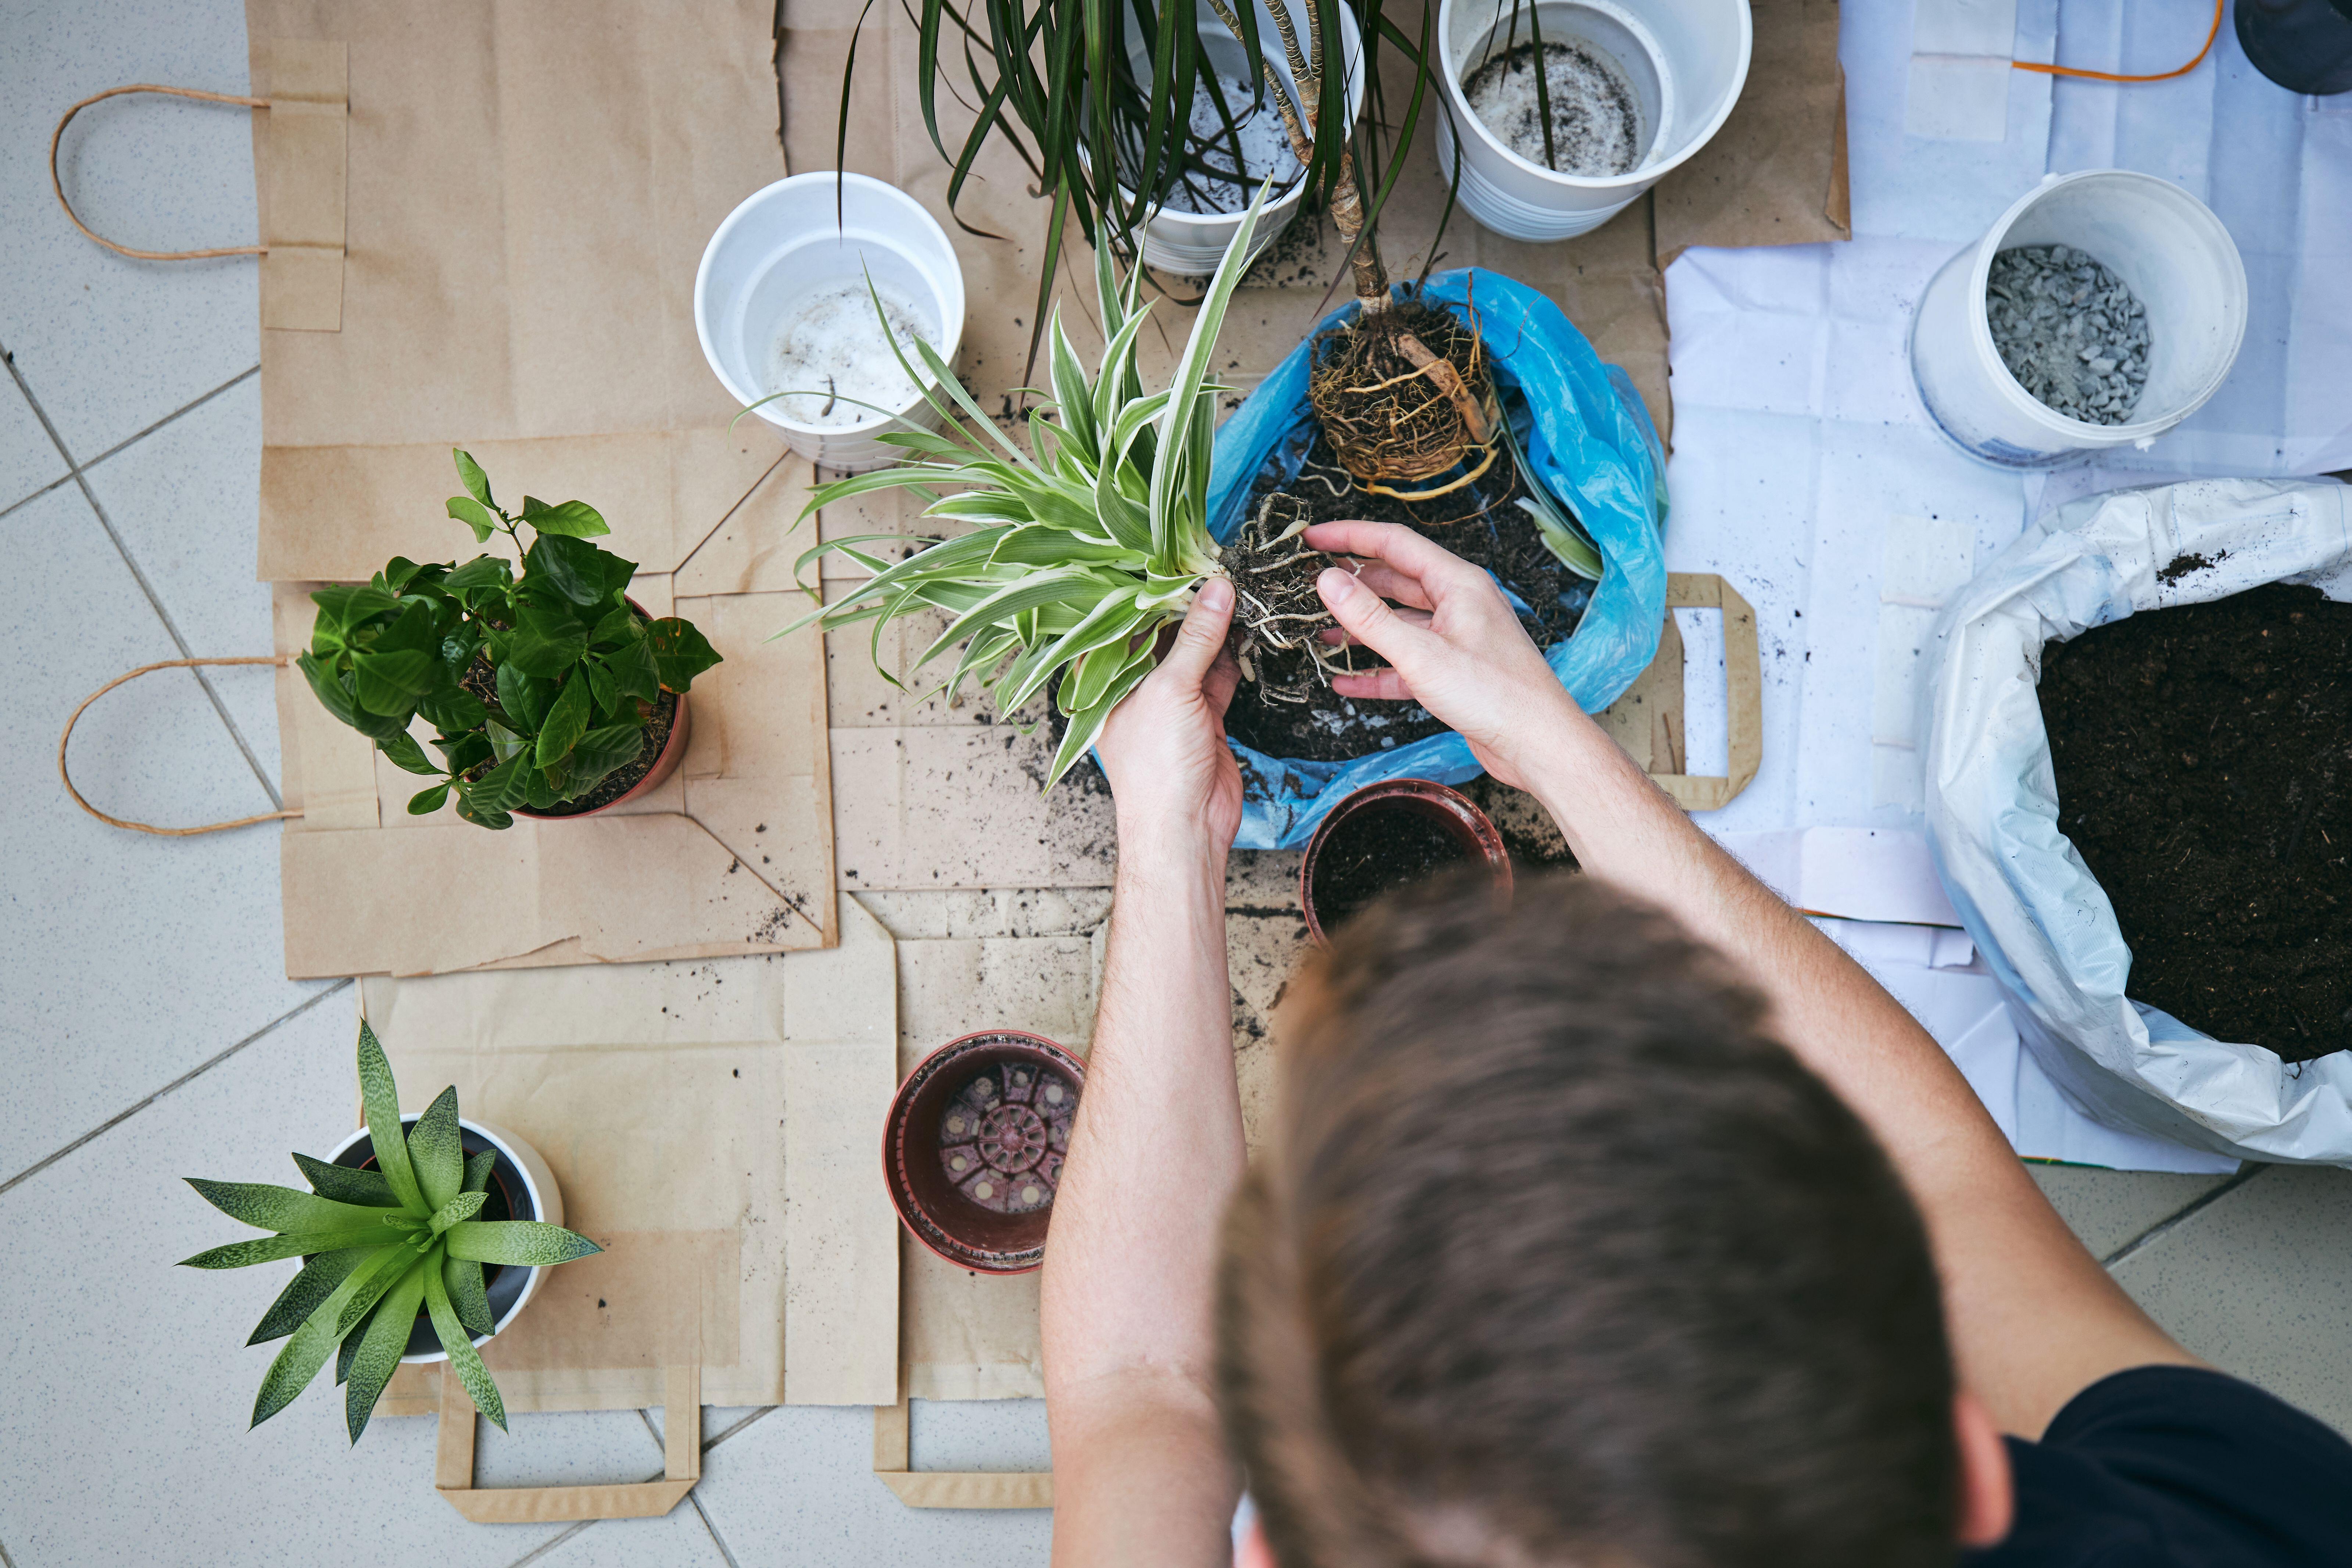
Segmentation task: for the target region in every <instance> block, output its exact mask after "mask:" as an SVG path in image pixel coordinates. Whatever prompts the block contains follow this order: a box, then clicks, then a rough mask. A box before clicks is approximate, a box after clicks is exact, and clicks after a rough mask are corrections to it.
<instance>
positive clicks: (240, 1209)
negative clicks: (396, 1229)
mask: <svg viewBox="0 0 2352 1568" xmlns="http://www.w3.org/2000/svg"><path fill="white" fill-rule="evenodd" d="M187 1183H188V1185H190V1186H192V1187H194V1188H195V1189H196V1192H197V1193H198V1194H199V1195H201V1196H202V1197H203V1198H204V1200H205V1202H206V1203H208V1204H210V1205H213V1207H215V1208H216V1209H218V1210H220V1211H221V1213H223V1214H225V1215H228V1216H229V1217H230V1218H231V1219H236V1220H243V1221H244V1222H245V1223H246V1224H247V1225H249V1226H254V1227H255V1228H257V1229H259V1230H276V1231H331V1230H350V1229H352V1228H353V1227H355V1226H370V1227H373V1226H375V1225H376V1223H377V1222H378V1221H379V1220H380V1219H381V1218H382V1217H383V1213H382V1211H381V1210H378V1209H373V1208H368V1207H364V1206H362V1205H358V1204H341V1203H337V1202H335V1201H334V1200H333V1199H332V1198H322V1197H320V1196H319V1194H316V1193H305V1192H298V1191H296V1190H295V1189H294V1188H292V1187H279V1186H272V1185H271V1184H268V1183H267V1182H207V1181H205V1180H204V1179H203V1178H202V1177H199V1176H190V1177H188V1178H187Z"/></svg>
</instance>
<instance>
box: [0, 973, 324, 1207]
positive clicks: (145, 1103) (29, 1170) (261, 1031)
mask: <svg viewBox="0 0 2352 1568" xmlns="http://www.w3.org/2000/svg"><path fill="white" fill-rule="evenodd" d="M349 984H352V982H351V981H348V980H338V981H336V982H335V983H334V984H332V985H330V986H328V987H327V988H326V989H325V990H324V991H320V992H319V993H317V994H314V995H313V996H311V997H310V1000H309V1001H307V1002H304V1003H303V1004H302V1005H299V1006H298V1007H294V1008H292V1009H289V1011H287V1012H284V1013H280V1014H279V1015H278V1016H276V1017H275V1018H272V1019H270V1020H269V1022H268V1023H267V1024H264V1025H262V1026H261V1027H259V1028H258V1029H256V1030H254V1031H253V1033H251V1034H249V1035H247V1036H246V1037H245V1038H243V1039H241V1040H239V1041H237V1043H236V1044H235V1045H233V1046H231V1047H229V1048H228V1049H226V1050H225V1051H223V1052H221V1053H220V1055H218V1056H216V1057H214V1058H212V1059H211V1060H209V1061H205V1062H201V1063H199V1064H197V1065H196V1066H194V1067H192V1068H189V1069H188V1070H187V1071H186V1072H184V1073H182V1074H181V1075H180V1076H179V1077H177V1078H175V1079H173V1080H172V1081H171V1082H169V1083H167V1084H165V1085H164V1086H163V1088H161V1089H157V1090H156V1091H155V1092H154V1093H152V1094H151V1095H149V1096H148V1097H147V1098H146V1099H144V1100H140V1101H139V1102H138V1103H137V1104H135V1105H132V1106H130V1107H129V1108H127V1109H125V1110H118V1111H116V1112H115V1113H114V1114H113V1115H112V1116H110V1117H108V1118H107V1119H106V1120H105V1121H101V1122H100V1123H99V1124H98V1125H97V1126H95V1127H93V1128H91V1129H90V1130H89V1131H87V1132H85V1133H83V1134H82V1135H81V1136H80V1137H79V1138H77V1139H75V1140H74V1141H73V1142H70V1143H68V1144H67V1145H66V1146H65V1147H64V1148H62V1149H60V1150H58V1152H56V1153H54V1154H51V1155H49V1156H48V1157H47V1159H44V1160H40V1161H37V1162H36V1163H33V1164H30V1165H27V1166H26V1167H25V1168H24V1169H23V1170H21V1171H19V1172H17V1173H16V1174H15V1175H13V1176H11V1177H9V1178H8V1179H7V1180H6V1181H5V1182H0V1194H5V1193H7V1192H8V1191H9V1189H11V1188H12V1187H15V1186H16V1185H18V1184H21V1183H25V1182H29V1181H31V1180H32V1179H33V1178H34V1177H35V1176H37V1175H39V1174H40V1173H42V1172H43V1171H46V1170H47V1169H48V1168H49V1167H50V1166H51V1165H54V1164H56V1163H58V1161H60V1160H62V1159H64V1158H65V1157H66V1156H67V1155H68V1154H70V1153H72V1152H74V1151H75V1150H77V1149H79V1148H80V1147H81V1146H82V1145H83V1144H85V1143H87V1142H89V1141H90V1140H91V1139H93V1138H96V1137H98V1136H100V1134H102V1133H106V1132H110V1131H113V1130H114V1129H115V1128H117V1127H120V1126H121V1125H122V1124H123V1123H124V1122H126V1121H130V1120H131V1118H132V1117H134V1116H136V1115H138V1114H139V1113H140V1112H141V1111H142V1110H146V1109H147V1108H148V1107H149V1106H151V1105H152V1104H154V1103H155V1102H156V1101H157V1100H161V1099H163V1097H164V1096H165V1095H167V1094H169V1093H171V1092H172V1091H173V1089H178V1088H179V1087H181V1086H182V1085H183V1084H185V1083H187V1082H188V1081H190V1080H191V1079H195V1078H198V1077H200V1076H202V1075H203V1074H205V1073H208V1072H210V1071H212V1069H213V1068H216V1067H218V1066H220V1065H221V1063H223V1062H225V1061H226V1060H228V1058H231V1057H233V1056H235V1055H236V1053H237V1052H239V1051H241V1050H243V1049H245V1047H247V1046H249V1045H251V1044H253V1043H254V1042H255V1041H256V1040H258V1039H259V1038H261V1037H262V1036H264V1035H267V1034H268V1033H269V1031H270V1030H272V1029H275V1028H276V1027H278V1025H280V1024H284V1023H289V1022H291V1021H292V1020H293V1019H296V1018H299V1017H300V1016H302V1015H303V1014H305V1013H307V1012H309V1011H310V1009H311V1008H313V1007H315V1006H317V1005H319V1004H320V1003H321V1002H323V1001H325V1000H326V999H327V998H328V997H330V996H332V995H334V994H336V993H337V992H339V991H341V990H342V989H343V987H344V986H346V985H349Z"/></svg>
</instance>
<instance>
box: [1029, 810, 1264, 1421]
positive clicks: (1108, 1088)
mask: <svg viewBox="0 0 2352 1568" xmlns="http://www.w3.org/2000/svg"><path fill="white" fill-rule="evenodd" d="M1224 865H1225V856H1224V853H1223V850H1222V849H1219V848H1214V847H1210V846H1208V845H1206V844H1203V843H1202V842H1200V841H1198V840H1197V839H1196V838H1192V837H1187V836H1184V835H1182V834H1176V835H1173V836H1168V837H1162V836H1160V835H1159V834H1158V833H1157V831H1156V829H1155V826H1154V825H1150V824H1143V825H1133V824H1124V823H1123V824H1122V825H1121V833H1120V852H1119V865H1118V882H1117V889H1116V891H1115V894H1114V897H1113V902H1112V907H1111V920H1110V937H1109V946H1108V952H1107V953H1106V955H1105V958H1104V963H1103V978H1102V996H1101V1002H1100V1005H1099V1007H1098V1010H1097V1016H1096V1023H1095V1034H1094V1041H1093V1045H1092V1047H1090V1050H1089V1055H1088V1058H1087V1082H1086V1090H1085V1093H1084V1094H1083V1095H1082V1096H1081V1097H1080V1099H1079V1102H1078V1116H1077V1125H1076V1131H1075V1132H1074V1133H1073V1135H1072V1138H1071V1147H1070V1155H1069V1162H1068V1164H1067V1166H1066V1173H1065V1175H1064V1178H1063V1183H1062V1187H1061V1191H1060V1193H1059V1194H1057V1196H1056V1197H1055V1206H1054V1220H1053V1227H1052V1239H1051V1241H1050V1243H1049V1245H1048V1247H1047V1249H1046V1265H1045V1302H1044V1308H1045V1316H1046V1321H1045V1341H1046V1343H1047V1344H1048V1345H1049V1346H1053V1345H1083V1346H1084V1347H1085V1350H1084V1352H1083V1363H1079V1362H1077V1361H1076V1359H1075V1358H1074V1359H1072V1360H1071V1361H1069V1362H1068V1363H1065V1364H1057V1358H1056V1357H1055V1355H1053V1354H1051V1353H1049V1355H1048V1359H1047V1363H1046V1368H1045V1372H1046V1378H1047V1381H1048V1384H1049V1385H1051V1384H1055V1383H1056V1382H1059V1381H1063V1380H1069V1379H1076V1378H1083V1377H1091V1376H1097V1375H1100V1374H1103V1373H1107V1372H1110V1371H1115V1370H1120V1369H1124V1368H1133V1367H1146V1366H1148V1367H1150V1368H1152V1369H1155V1370H1159V1371H1164V1372H1170V1373H1175V1374H1177V1375H1178V1376H1181V1377H1184V1378H1187V1379H1191V1380H1196V1381H1198V1382H1200V1383H1201V1384H1202V1385H1203V1386H1205V1384H1206V1382H1207V1379H1208V1377H1209V1375H1210V1368H1211V1365H1212V1363H1213V1355H1214V1347H1213V1321H1212V1317H1213V1313H1212V1307H1213V1289H1214V1274H1215V1262H1216V1256H1217V1247H1218V1244H1219V1237H1220V1235H1221V1227H1222V1222H1223V1215H1224V1210H1225V1205H1226V1202H1227V1200H1228V1199H1229V1198H1230V1197H1231V1195H1232V1194H1233V1190H1234V1186H1235V1185H1236V1184H1238V1183H1239V1181H1240V1179H1241V1174H1242V1169H1243V1164H1244V1152H1243V1146H1242V1128H1241V1101H1240V1095H1239V1092H1238V1090H1237V1089H1236V1088H1235V1084H1234V1058H1233V1024H1232V1004H1231V1000H1230V997H1231V990H1230V984H1229V982H1228V980H1227V976H1226V967H1225V919H1224V896H1225V889H1224ZM1065 1317H1068V1318H1073V1319H1075V1318H1081V1317H1082V1318H1083V1320H1084V1321H1085V1323H1086V1327H1085V1329H1084V1331H1083V1332H1076V1333H1068V1334H1063V1333H1058V1332H1057V1331H1056V1325H1057V1320H1059V1319H1063V1318H1065ZM1073 1326H1075V1324H1074V1325H1073Z"/></svg>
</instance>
